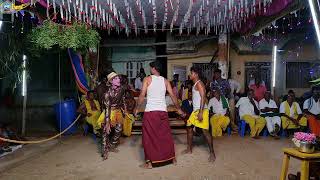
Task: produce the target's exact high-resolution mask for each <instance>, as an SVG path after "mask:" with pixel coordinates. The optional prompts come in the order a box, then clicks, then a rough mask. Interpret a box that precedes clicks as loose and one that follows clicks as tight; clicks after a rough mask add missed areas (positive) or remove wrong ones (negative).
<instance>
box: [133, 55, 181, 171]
mask: <svg viewBox="0 0 320 180" xmlns="http://www.w3.org/2000/svg"><path fill="white" fill-rule="evenodd" d="M160 68H161V64H160V63H159V62H158V61H154V62H151V63H150V69H151V74H152V75H151V76H148V77H146V78H145V79H144V80H143V85H142V90H141V94H140V96H139V99H138V103H137V107H139V106H140V105H141V104H142V102H143V100H144V97H145V95H147V105H146V108H145V112H144V115H143V121H142V144H143V148H144V154H145V163H144V164H142V165H141V166H140V167H142V168H146V169H151V168H152V164H153V163H159V162H166V161H170V160H172V161H173V163H174V164H175V163H176V159H175V157H176V156H175V151H174V142H173V138H172V135H171V128H170V125H169V119H168V113H167V105H166V100H165V97H166V91H168V93H169V95H170V97H171V99H172V101H173V103H174V105H175V106H176V108H177V110H178V113H179V114H180V115H184V113H183V112H182V110H181V109H180V106H179V104H178V100H177V97H176V96H175V95H174V93H173V91H172V87H171V85H170V82H169V81H168V80H167V79H165V78H164V77H162V76H160ZM137 113H138V110H137V109H136V110H135V115H137Z"/></svg>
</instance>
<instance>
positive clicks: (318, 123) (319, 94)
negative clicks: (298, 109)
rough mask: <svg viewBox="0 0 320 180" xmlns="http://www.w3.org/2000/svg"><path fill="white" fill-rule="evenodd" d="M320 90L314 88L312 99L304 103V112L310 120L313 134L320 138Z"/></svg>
mask: <svg viewBox="0 0 320 180" xmlns="http://www.w3.org/2000/svg"><path fill="white" fill-rule="evenodd" d="M319 98H320V88H319V87H313V88H312V97H310V98H309V99H307V100H305V101H304V103H303V111H304V113H305V115H306V117H307V119H308V123H309V127H310V129H311V132H312V133H313V134H315V135H316V136H318V137H320V99H319Z"/></svg>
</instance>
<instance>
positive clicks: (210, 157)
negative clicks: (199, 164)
mask: <svg viewBox="0 0 320 180" xmlns="http://www.w3.org/2000/svg"><path fill="white" fill-rule="evenodd" d="M208 160H209V162H210V163H213V162H214V161H215V160H216V155H215V154H214V153H211V154H210V156H209V159H208Z"/></svg>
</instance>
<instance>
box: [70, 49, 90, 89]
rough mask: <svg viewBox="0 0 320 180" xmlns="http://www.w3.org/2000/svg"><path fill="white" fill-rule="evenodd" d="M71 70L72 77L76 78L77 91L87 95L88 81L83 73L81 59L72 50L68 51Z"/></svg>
mask: <svg viewBox="0 0 320 180" xmlns="http://www.w3.org/2000/svg"><path fill="white" fill-rule="evenodd" d="M68 54H69V57H70V61H71V65H72V69H73V72H74V76H75V77H76V83H77V87H78V89H79V91H80V92H81V93H83V94H87V92H88V91H89V89H90V88H89V86H88V81H87V79H86V74H85V72H84V68H83V64H82V57H81V55H80V54H79V53H76V52H74V51H73V50H72V49H70V48H69V49H68Z"/></svg>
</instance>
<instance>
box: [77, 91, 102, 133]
mask: <svg viewBox="0 0 320 180" xmlns="http://www.w3.org/2000/svg"><path fill="white" fill-rule="evenodd" d="M78 112H79V113H81V114H82V115H84V116H85V118H86V121H87V123H88V124H90V125H91V126H92V127H93V131H94V133H95V134H98V133H99V129H100V128H101V124H99V123H98V118H99V116H100V114H101V109H100V105H99V102H98V101H97V100H95V99H94V93H93V91H88V92H87V97H86V99H85V100H84V102H83V103H82V104H81V105H80V107H79V108H78Z"/></svg>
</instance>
